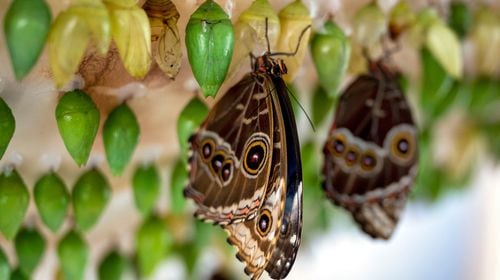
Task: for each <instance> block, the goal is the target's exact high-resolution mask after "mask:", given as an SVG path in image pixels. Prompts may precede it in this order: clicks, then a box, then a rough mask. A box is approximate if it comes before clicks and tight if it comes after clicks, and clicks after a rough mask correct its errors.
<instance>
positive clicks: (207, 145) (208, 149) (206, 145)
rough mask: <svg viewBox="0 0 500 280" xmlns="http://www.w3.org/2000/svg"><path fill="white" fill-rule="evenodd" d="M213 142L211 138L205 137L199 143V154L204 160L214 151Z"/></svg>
mask: <svg viewBox="0 0 500 280" xmlns="http://www.w3.org/2000/svg"><path fill="white" fill-rule="evenodd" d="M214 148H215V143H214V141H213V140H212V139H206V140H204V141H203V142H202V143H201V146H200V149H201V150H200V154H201V156H202V157H203V159H204V160H208V159H209V158H210V157H211V156H212V153H213V151H214Z"/></svg>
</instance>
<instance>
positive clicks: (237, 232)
mask: <svg viewBox="0 0 500 280" xmlns="http://www.w3.org/2000/svg"><path fill="white" fill-rule="evenodd" d="M265 81H266V88H267V90H268V92H269V94H268V96H269V99H271V98H273V99H274V98H275V95H276V94H275V92H274V91H273V89H272V88H271V85H272V84H271V80H269V79H266V80H265ZM272 106H273V108H274V110H273V111H274V112H276V113H275V114H273V120H274V121H273V123H274V130H273V132H274V136H273V140H274V142H273V154H272V164H271V166H272V169H271V175H270V180H269V183H270V186H269V187H268V188H267V191H266V196H265V200H264V204H263V205H262V207H261V208H260V209H259V211H258V213H257V215H256V217H255V218H253V219H251V220H247V221H245V222H241V223H232V224H229V225H224V226H223V228H224V229H225V230H226V232H227V233H228V235H229V237H228V242H229V243H230V244H231V245H233V246H234V247H235V248H236V250H237V254H236V257H237V258H238V259H239V260H240V261H241V262H243V263H244V264H245V273H246V274H248V275H249V276H250V277H251V278H252V279H258V278H259V277H260V276H261V275H262V272H264V270H265V268H266V266H267V265H268V263H269V260H270V257H271V254H272V253H273V251H274V250H275V248H276V241H277V239H278V236H279V235H280V228H281V222H282V219H283V213H284V210H285V200H286V187H287V186H286V178H287V157H286V156H287V154H286V151H287V146H286V145H287V143H286V142H285V141H283V140H284V139H285V138H284V137H285V135H284V134H285V130H284V127H283V125H284V124H283V118H282V116H281V114H280V112H281V111H280V107H279V104H278V103H277V102H276V101H274V100H273V105H272Z"/></svg>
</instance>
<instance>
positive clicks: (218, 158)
mask: <svg viewBox="0 0 500 280" xmlns="http://www.w3.org/2000/svg"><path fill="white" fill-rule="evenodd" d="M223 162H224V156H223V155H222V154H217V155H215V156H214V157H213V158H212V160H211V161H210V165H211V166H212V170H213V171H214V173H215V174H217V173H219V171H220V170H221V168H222V163H223Z"/></svg>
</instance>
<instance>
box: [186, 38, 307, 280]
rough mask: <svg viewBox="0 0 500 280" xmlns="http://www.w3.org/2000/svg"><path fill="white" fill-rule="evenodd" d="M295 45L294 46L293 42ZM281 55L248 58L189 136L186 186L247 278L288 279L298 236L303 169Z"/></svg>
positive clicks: (198, 212)
mask: <svg viewBox="0 0 500 280" xmlns="http://www.w3.org/2000/svg"><path fill="white" fill-rule="evenodd" d="M299 41H300V39H299ZM278 54H281V53H270V52H269V49H268V51H267V52H266V53H265V54H264V55H262V56H260V57H253V60H254V62H253V71H252V72H250V73H248V74H247V75H245V76H244V77H243V78H242V79H241V80H240V81H239V82H238V83H237V84H236V85H234V86H233V87H232V88H230V89H229V90H228V91H227V92H226V94H225V95H224V96H223V97H222V98H221V99H220V100H219V101H218V102H217V103H216V104H215V105H214V106H213V108H212V109H211V111H210V112H209V114H208V116H207V118H206V119H205V120H204V122H203V123H202V125H201V126H200V128H199V130H198V131H197V132H196V133H195V134H194V135H192V136H191V138H190V140H189V143H190V151H191V154H190V158H189V170H190V172H189V173H190V175H189V184H188V186H187V187H186V188H185V189H184V195H185V196H186V197H187V198H190V199H192V200H193V201H194V202H195V203H196V205H197V210H196V212H195V216H196V217H198V218H199V219H202V220H205V221H210V222H213V223H214V224H219V225H221V227H222V228H223V229H224V230H225V231H226V232H227V233H228V235H229V237H228V242H229V243H230V244H231V245H233V246H234V247H235V248H236V250H237V254H236V257H237V258H238V259H239V260H240V261H242V262H243V263H244V264H245V266H246V267H245V272H246V274H248V275H249V276H250V277H251V278H252V279H258V278H260V276H261V275H262V273H263V272H264V271H265V270H266V271H267V272H268V273H269V276H270V277H271V278H273V279H282V278H285V277H286V276H287V274H288V273H289V271H290V269H291V268H292V265H293V263H294V261H295V258H296V255H297V251H298V248H299V245H300V241H301V232H302V166H301V158H300V145H299V141H298V135H297V128H296V124H295V118H294V114H293V110H292V106H291V103H290V98H289V96H288V90H287V87H286V84H285V82H284V81H283V79H282V75H283V74H286V66H285V64H284V63H283V60H281V59H275V58H273V57H274V56H275V55H278Z"/></svg>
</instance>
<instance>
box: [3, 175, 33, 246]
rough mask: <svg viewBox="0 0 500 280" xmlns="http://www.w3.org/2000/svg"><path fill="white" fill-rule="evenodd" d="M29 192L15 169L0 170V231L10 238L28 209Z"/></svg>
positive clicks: (13, 235) (14, 234) (19, 225)
mask: <svg viewBox="0 0 500 280" xmlns="http://www.w3.org/2000/svg"><path fill="white" fill-rule="evenodd" d="M28 203H29V193H28V189H27V188H26V184H24V181H23V179H22V178H21V176H19V173H17V171H16V170H9V171H0V213H8V215H0V232H1V233H2V234H3V236H4V237H5V238H6V239H12V238H14V237H15V236H16V234H17V231H18V230H19V228H20V227H21V224H22V222H23V219H24V215H25V214H26V210H28Z"/></svg>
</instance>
